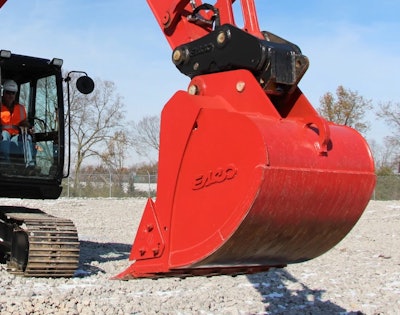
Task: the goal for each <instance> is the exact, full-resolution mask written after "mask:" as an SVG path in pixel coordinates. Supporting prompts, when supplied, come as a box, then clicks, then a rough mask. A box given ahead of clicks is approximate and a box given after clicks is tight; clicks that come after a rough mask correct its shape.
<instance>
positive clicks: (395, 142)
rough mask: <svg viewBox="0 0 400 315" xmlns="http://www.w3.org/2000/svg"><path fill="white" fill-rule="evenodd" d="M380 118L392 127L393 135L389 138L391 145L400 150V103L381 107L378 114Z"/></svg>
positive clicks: (381, 105)
mask: <svg viewBox="0 0 400 315" xmlns="http://www.w3.org/2000/svg"><path fill="white" fill-rule="evenodd" d="M376 115H377V116H378V118H380V119H383V120H384V121H385V122H386V123H387V124H388V125H389V126H391V127H392V134H391V135H390V136H389V137H388V140H389V141H390V143H391V145H392V146H394V147H396V148H397V149H399V148H400V103H393V102H388V103H385V104H380V105H379V110H378V112H377V113H376Z"/></svg>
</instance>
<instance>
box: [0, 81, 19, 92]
mask: <svg viewBox="0 0 400 315" xmlns="http://www.w3.org/2000/svg"><path fill="white" fill-rule="evenodd" d="M3 90H4V91H10V92H15V93H17V92H18V85H17V83H16V82H15V81H13V80H6V81H5V82H4V84H3Z"/></svg>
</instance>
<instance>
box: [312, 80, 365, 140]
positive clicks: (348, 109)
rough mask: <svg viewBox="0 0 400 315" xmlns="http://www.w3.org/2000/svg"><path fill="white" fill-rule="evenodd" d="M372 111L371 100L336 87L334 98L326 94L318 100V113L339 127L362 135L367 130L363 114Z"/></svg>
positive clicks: (341, 87) (330, 94)
mask: <svg viewBox="0 0 400 315" xmlns="http://www.w3.org/2000/svg"><path fill="white" fill-rule="evenodd" d="M371 109H372V104H371V100H366V99H364V98H363V97H362V96H360V95H358V93H357V92H354V91H351V90H349V89H345V88H344V87H343V86H341V85H340V86H338V88H337V89H336V97H335V96H334V95H333V94H332V93H330V92H328V93H325V94H324V95H323V96H322V97H321V99H320V107H319V108H318V112H319V113H320V114H321V115H322V116H323V117H325V118H326V119H328V120H329V121H332V122H334V123H336V124H339V125H345V126H349V127H352V128H354V129H357V130H358V131H359V132H361V133H364V132H366V131H367V130H368V129H369V125H368V122H367V121H365V120H364V117H365V114H366V112H367V111H368V110H371Z"/></svg>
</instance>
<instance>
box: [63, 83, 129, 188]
mask: <svg viewBox="0 0 400 315" xmlns="http://www.w3.org/2000/svg"><path fill="white" fill-rule="evenodd" d="M95 86H96V88H95V90H94V91H93V93H92V94H89V95H83V94H79V92H77V91H76V90H75V89H71V109H70V116H71V121H70V124H71V132H72V139H71V145H72V147H73V149H74V152H75V153H74V154H75V158H74V173H75V179H74V187H77V184H78V180H79V173H80V170H81V167H82V164H83V162H84V161H85V160H86V159H89V158H91V157H92V158H100V159H102V160H103V157H104V154H105V153H104V150H108V149H109V145H108V143H109V142H110V141H111V142H112V141H116V139H117V140H118V139H119V138H115V135H116V134H118V132H120V131H121V130H122V127H123V126H124V104H123V103H122V100H121V97H120V95H119V94H118V93H117V92H116V88H115V84H114V83H113V82H111V81H102V80H100V79H97V80H96V82H95Z"/></svg>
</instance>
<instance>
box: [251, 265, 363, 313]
mask: <svg viewBox="0 0 400 315" xmlns="http://www.w3.org/2000/svg"><path fill="white" fill-rule="evenodd" d="M247 277H248V279H249V281H250V282H251V283H252V284H253V286H254V288H255V289H257V290H258V292H259V293H260V295H261V296H262V298H263V302H264V305H265V312H266V314H271V315H272V314H274V315H277V314H279V315H281V314H282V315H283V314H284V315H290V314H293V315H294V314H296V315H297V314H310V315H311V314H312V315H314V314H315V315H317V314H324V315H333V314H335V315H339V314H340V315H363V313H362V312H349V311H347V310H345V309H344V308H342V307H341V306H338V305H336V304H334V303H332V302H330V301H323V300H321V299H322V294H323V293H324V292H325V291H324V290H313V289H311V288H309V287H307V286H306V285H305V284H304V283H301V282H300V281H299V280H298V279H296V278H295V277H293V276H292V275H291V274H290V273H289V272H288V271H287V270H286V269H273V270H271V271H269V272H265V273H259V274H253V275H248V276H247ZM289 283H290V284H293V287H295V289H289V288H287V286H288V284H289Z"/></svg>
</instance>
